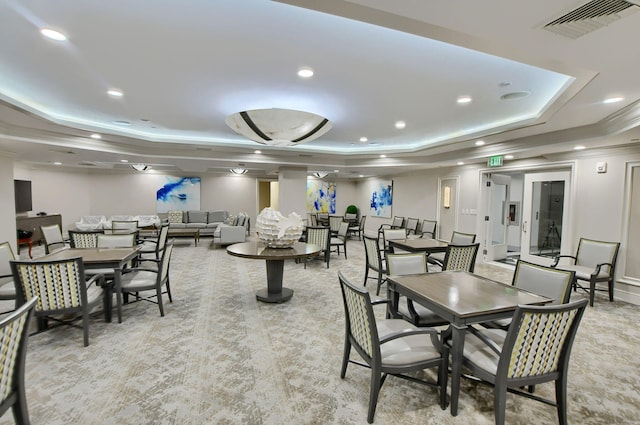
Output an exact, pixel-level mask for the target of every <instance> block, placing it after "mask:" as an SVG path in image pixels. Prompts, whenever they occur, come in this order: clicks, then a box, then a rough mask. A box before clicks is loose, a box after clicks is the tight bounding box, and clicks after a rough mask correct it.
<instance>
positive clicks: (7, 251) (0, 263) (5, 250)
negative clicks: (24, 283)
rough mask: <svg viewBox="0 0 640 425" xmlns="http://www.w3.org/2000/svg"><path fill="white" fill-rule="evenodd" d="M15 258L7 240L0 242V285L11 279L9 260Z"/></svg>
mask: <svg viewBox="0 0 640 425" xmlns="http://www.w3.org/2000/svg"><path fill="white" fill-rule="evenodd" d="M15 259H16V257H15V256H14V255H13V250H12V249H11V245H9V242H2V243H0V285H3V284H5V283H7V282H11V281H13V278H12V277H11V266H10V265H9V262H10V261H13V260H15Z"/></svg>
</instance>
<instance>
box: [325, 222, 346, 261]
mask: <svg viewBox="0 0 640 425" xmlns="http://www.w3.org/2000/svg"><path fill="white" fill-rule="evenodd" d="M348 231H349V223H347V222H346V221H343V222H342V223H340V228H339V229H338V234H337V235H336V236H332V237H331V240H330V241H329V245H330V247H331V248H333V247H335V248H336V252H337V253H338V255H340V247H342V249H343V251H344V259H345V260H346V259H347V233H348Z"/></svg>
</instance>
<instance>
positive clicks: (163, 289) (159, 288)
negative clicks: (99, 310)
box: [116, 241, 173, 317]
mask: <svg viewBox="0 0 640 425" xmlns="http://www.w3.org/2000/svg"><path fill="white" fill-rule="evenodd" d="M172 251H173V241H171V242H169V243H167V246H166V247H165V249H164V250H163V251H162V258H161V261H160V265H159V267H158V268H157V269H150V268H144V267H133V268H128V269H124V270H122V278H121V280H120V287H119V288H116V291H119V292H120V294H121V295H122V297H123V299H124V302H125V304H127V303H128V302H129V296H130V295H132V296H134V297H135V301H149V302H153V303H155V304H157V305H158V308H159V309H160V316H161V317H164V307H163V304H162V294H167V296H168V297H169V302H170V303H171V302H173V298H172V297H171V285H170V281H169V264H170V261H171V252H172ZM150 291H154V292H153V293H152V294H150V295H147V296H142V295H141V294H140V293H141V292H150ZM154 299H155V301H154Z"/></svg>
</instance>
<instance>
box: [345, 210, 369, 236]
mask: <svg viewBox="0 0 640 425" xmlns="http://www.w3.org/2000/svg"><path fill="white" fill-rule="evenodd" d="M366 221H367V216H366V215H363V216H361V217H360V221H359V222H357V223H349V234H350V235H358V240H362V234H363V233H364V226H365V223H366Z"/></svg>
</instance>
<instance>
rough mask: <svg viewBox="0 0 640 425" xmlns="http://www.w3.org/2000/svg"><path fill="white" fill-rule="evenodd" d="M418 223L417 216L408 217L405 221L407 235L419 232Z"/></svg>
mask: <svg viewBox="0 0 640 425" xmlns="http://www.w3.org/2000/svg"><path fill="white" fill-rule="evenodd" d="M418 223H419V220H418V219H417V218H411V217H407V220H406V222H405V223H404V228H405V229H406V231H407V235H410V234H411V233H413V234H414V235H415V234H416V233H418Z"/></svg>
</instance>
